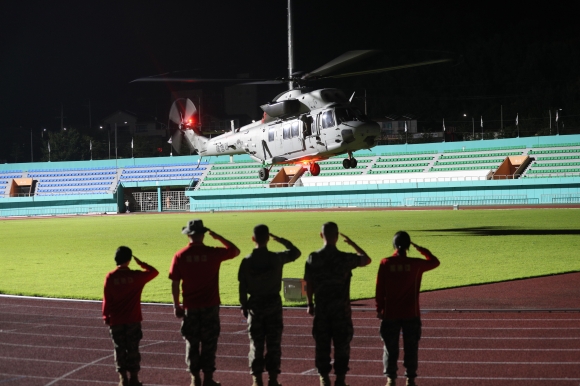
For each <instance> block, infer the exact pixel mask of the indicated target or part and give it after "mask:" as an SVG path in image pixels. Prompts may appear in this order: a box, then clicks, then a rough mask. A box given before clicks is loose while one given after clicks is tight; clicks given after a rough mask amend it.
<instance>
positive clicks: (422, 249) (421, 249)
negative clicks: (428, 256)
mask: <svg viewBox="0 0 580 386" xmlns="http://www.w3.org/2000/svg"><path fill="white" fill-rule="evenodd" d="M411 245H412V246H414V247H415V248H416V249H417V250H418V251H419V252H421V251H427V250H428V249H427V248H423V247H420V246H418V245H417V244H415V243H414V242H411Z"/></svg>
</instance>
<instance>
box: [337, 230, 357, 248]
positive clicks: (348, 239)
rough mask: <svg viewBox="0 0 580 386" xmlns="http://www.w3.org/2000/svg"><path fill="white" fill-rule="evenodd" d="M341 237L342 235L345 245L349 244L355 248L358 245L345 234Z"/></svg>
mask: <svg viewBox="0 0 580 386" xmlns="http://www.w3.org/2000/svg"><path fill="white" fill-rule="evenodd" d="M340 235H341V236H342V237H344V242H345V243H347V244H348V245H350V246H354V245H356V244H355V243H354V241H352V240H351V239H350V237H348V236H347V235H345V234H344V233H340Z"/></svg>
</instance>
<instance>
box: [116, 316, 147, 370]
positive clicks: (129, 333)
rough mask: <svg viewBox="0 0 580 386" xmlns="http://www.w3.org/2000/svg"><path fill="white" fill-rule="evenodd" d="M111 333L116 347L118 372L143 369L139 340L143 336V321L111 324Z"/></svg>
mask: <svg viewBox="0 0 580 386" xmlns="http://www.w3.org/2000/svg"><path fill="white" fill-rule="evenodd" d="M109 335H111V339H112V340H113V345H114V347H115V366H116V368H117V372H119V373H121V372H130V373H136V372H138V371H139V370H140V369H141V366H140V364H141V354H140V353H139V341H140V340H141V338H143V332H142V331H141V323H130V324H116V325H114V326H109Z"/></svg>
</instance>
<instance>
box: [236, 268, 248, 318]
mask: <svg viewBox="0 0 580 386" xmlns="http://www.w3.org/2000/svg"><path fill="white" fill-rule="evenodd" d="M244 262H245V259H244V260H242V263H241V264H240V269H239V270H238V281H239V286H238V291H239V296H240V308H241V312H242V315H243V316H244V318H246V319H247V318H248V287H247V285H246V280H245V279H244V274H243V269H244V268H243V267H244Z"/></svg>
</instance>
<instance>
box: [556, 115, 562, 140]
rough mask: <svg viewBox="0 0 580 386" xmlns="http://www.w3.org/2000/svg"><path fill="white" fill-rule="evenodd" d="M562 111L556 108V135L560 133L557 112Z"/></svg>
mask: <svg viewBox="0 0 580 386" xmlns="http://www.w3.org/2000/svg"><path fill="white" fill-rule="evenodd" d="M559 111H562V109H556V135H560V128H559V125H558V112H559Z"/></svg>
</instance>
